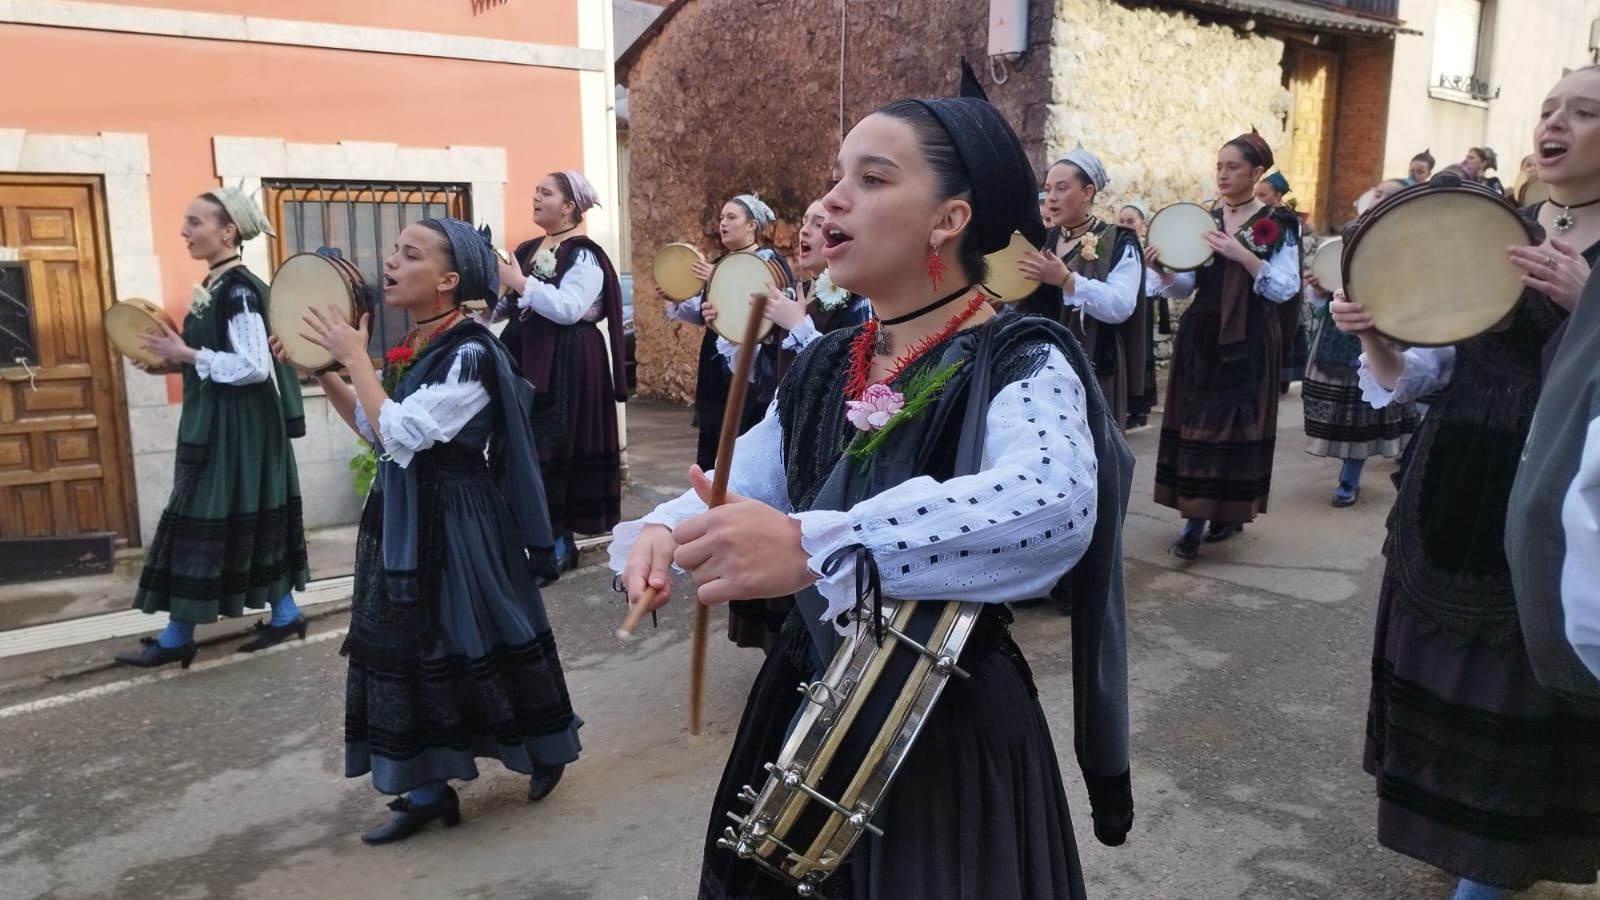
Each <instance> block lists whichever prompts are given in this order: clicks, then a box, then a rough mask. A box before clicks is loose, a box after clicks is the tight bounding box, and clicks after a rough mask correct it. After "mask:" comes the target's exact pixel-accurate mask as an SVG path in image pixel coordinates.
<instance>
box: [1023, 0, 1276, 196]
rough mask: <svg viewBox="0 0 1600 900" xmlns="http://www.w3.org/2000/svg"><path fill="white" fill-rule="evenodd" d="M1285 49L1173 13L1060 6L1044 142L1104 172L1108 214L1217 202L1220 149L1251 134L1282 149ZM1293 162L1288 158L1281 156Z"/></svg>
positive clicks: (1088, 1) (1081, 3) (1091, 4)
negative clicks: (1126, 208)
mask: <svg viewBox="0 0 1600 900" xmlns="http://www.w3.org/2000/svg"><path fill="white" fill-rule="evenodd" d="M1283 50H1284V46H1283V42H1282V41H1281V40H1279V39H1277V38H1273V37H1266V36H1262V35H1260V34H1254V33H1245V32H1242V31H1239V30H1237V29H1235V28H1231V27H1228V26H1226V25H1218V24H1208V23H1204V22H1201V21H1199V20H1198V19H1196V18H1195V17H1194V16H1193V15H1191V14H1189V13H1187V12H1182V11H1178V10H1175V9H1162V8H1154V7H1147V6H1140V7H1132V8H1130V7H1126V6H1123V5H1121V4H1119V3H1116V2H1110V0H1056V5H1055V15H1054V23H1053V47H1052V49H1051V63H1052V64H1051V96H1050V101H1049V112H1048V116H1047V119H1046V127H1045V141H1046V144H1047V146H1048V149H1049V151H1050V153H1051V154H1052V155H1059V154H1060V153H1062V152H1064V151H1067V150H1070V149H1072V147H1073V146H1074V145H1076V144H1077V143H1078V142H1080V141H1081V142H1082V143H1083V145H1084V146H1085V147H1087V148H1088V149H1090V150H1091V151H1093V152H1094V153H1095V154H1096V155H1098V156H1099V157H1100V158H1101V160H1103V161H1104V162H1105V164H1106V169H1107V170H1108V172H1109V173H1110V176H1111V184H1110V186H1109V187H1108V188H1107V190H1106V192H1105V195H1104V196H1105V199H1106V202H1105V203H1104V204H1102V207H1103V209H1102V210H1101V212H1102V213H1109V212H1111V211H1112V209H1113V207H1114V206H1116V205H1121V204H1122V203H1124V202H1125V201H1127V200H1129V199H1132V198H1139V199H1142V200H1144V201H1145V202H1146V203H1148V204H1149V205H1150V208H1151V209H1152V210H1158V209H1160V208H1161V207H1163V206H1166V205H1167V204H1169V203H1174V202H1177V201H1180V200H1188V201H1200V200H1203V199H1206V198H1209V197H1212V196H1214V195H1215V194H1216V179H1215V172H1216V162H1217V148H1218V147H1220V146H1222V144H1223V143H1225V142H1226V141H1227V140H1229V139H1230V138H1232V137H1235V136H1236V135H1238V134H1239V133H1241V132H1244V131H1248V130H1249V129H1250V127H1251V126H1254V127H1255V128H1256V129H1257V130H1258V131H1260V132H1261V135H1262V137H1264V138H1266V139H1267V142H1268V143H1269V144H1270V145H1271V146H1272V148H1273V150H1274V152H1278V151H1279V148H1284V150H1285V151H1286V150H1287V146H1286V140H1287V139H1286V138H1285V136H1284V131H1283V122H1284V117H1285V115H1286V114H1287V112H1288V109H1289V92H1288V90H1287V89H1285V88H1284V86H1283V70H1282V65H1281V63H1282V59H1283ZM1283 155H1284V156H1285V157H1287V153H1286V152H1285V153H1284V154H1283Z"/></svg>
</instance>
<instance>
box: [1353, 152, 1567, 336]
mask: <svg viewBox="0 0 1600 900" xmlns="http://www.w3.org/2000/svg"><path fill="white" fill-rule="evenodd" d="M1442 182H1443V179H1438V178H1436V179H1435V180H1434V181H1430V182H1428V183H1427V184H1425V185H1419V186H1417V187H1413V188H1407V189H1406V190H1403V191H1400V192H1399V193H1397V194H1394V195H1392V196H1390V197H1388V198H1386V199H1384V200H1383V201H1382V202H1380V203H1379V204H1378V205H1377V206H1375V207H1373V208H1372V210H1371V211H1369V212H1368V214H1367V216H1366V217H1365V218H1364V219H1362V220H1361V222H1360V224H1358V225H1357V226H1356V229H1355V231H1354V233H1352V234H1351V235H1350V238H1349V240H1348V241H1346V242H1345V250H1344V260H1343V266H1342V269H1343V276H1344V290H1345V293H1346V294H1348V295H1349V297H1350V299H1351V300H1353V301H1355V302H1357V303H1360V304H1361V305H1362V307H1364V308H1365V309H1366V311H1367V313H1368V314H1369V315H1370V316H1372V325H1373V329H1374V330H1375V331H1377V332H1378V333H1379V334H1381V335H1383V336H1384V337H1387V338H1389V339H1391V340H1394V341H1399V342H1400V343H1402V344H1409V345H1411V346H1416V347H1443V346H1448V345H1451V344H1456V343H1459V342H1461V341H1465V340H1468V339H1469V338H1474V337H1477V336H1478V335H1480V334H1482V333H1484V332H1485V331H1488V330H1490V329H1492V328H1494V327H1495V326H1496V325H1498V324H1499V323H1500V322H1501V321H1502V320H1504V319H1505V318H1506V316H1508V315H1509V314H1510V313H1511V312H1512V311H1513V310H1515V309H1516V306H1517V302H1518V301H1519V300H1520V299H1521V298H1522V293H1523V284H1522V275H1523V273H1522V270H1521V269H1519V268H1517V267H1516V266H1515V265H1513V264H1512V262H1511V260H1510V259H1509V258H1508V257H1507V255H1506V249H1507V248H1508V247H1516V246H1522V247H1527V246H1532V245H1534V244H1537V243H1539V237H1538V235H1537V234H1536V233H1535V231H1534V229H1533V227H1532V226H1531V225H1530V224H1529V223H1528V222H1526V221H1524V220H1523V218H1522V216H1521V215H1520V214H1518V212H1517V210H1516V207H1514V206H1512V205H1511V203H1510V202H1509V201H1507V200H1506V199H1505V198H1503V197H1501V196H1500V195H1498V194H1495V193H1493V192H1491V191H1486V190H1484V189H1482V188H1479V187H1473V186H1470V185H1465V184H1457V183H1442Z"/></svg>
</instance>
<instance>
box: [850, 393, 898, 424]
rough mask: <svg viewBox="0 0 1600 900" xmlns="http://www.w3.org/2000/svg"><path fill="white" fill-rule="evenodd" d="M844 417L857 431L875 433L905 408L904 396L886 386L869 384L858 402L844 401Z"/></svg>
mask: <svg viewBox="0 0 1600 900" xmlns="http://www.w3.org/2000/svg"><path fill="white" fill-rule="evenodd" d="M844 405H845V412H844V417H845V418H846V419H849V420H850V424H851V425H854V426H855V427H856V430H857V431H877V430H878V429H880V428H882V427H883V426H885V425H887V424H889V420H890V419H892V418H894V417H895V414H896V413H898V412H900V410H901V409H903V408H905V405H906V398H905V395H904V394H902V393H900V392H899V391H897V390H895V389H893V388H891V387H889V386H888V385H886V384H871V385H868V386H867V389H866V391H865V392H864V393H862V395H861V399H860V400H846V401H845V404H844Z"/></svg>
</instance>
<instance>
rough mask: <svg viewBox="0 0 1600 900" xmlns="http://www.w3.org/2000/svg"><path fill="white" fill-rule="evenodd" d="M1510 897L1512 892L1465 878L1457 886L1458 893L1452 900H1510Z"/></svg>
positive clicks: (1452, 896)
mask: <svg viewBox="0 0 1600 900" xmlns="http://www.w3.org/2000/svg"><path fill="white" fill-rule="evenodd" d="M1510 896H1511V892H1510V891H1507V890H1503V889H1501V888H1497V887H1491V886H1490V885H1487V884H1480V883H1478V882H1476V881H1473V880H1472V879H1470V878H1463V879H1461V881H1460V882H1458V883H1457V884H1456V892H1455V893H1454V894H1453V895H1451V898H1450V900H1508V898H1510Z"/></svg>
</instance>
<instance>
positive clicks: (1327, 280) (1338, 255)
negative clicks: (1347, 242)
mask: <svg viewBox="0 0 1600 900" xmlns="http://www.w3.org/2000/svg"><path fill="white" fill-rule="evenodd" d="M1343 258H1344V238H1338V237H1336V238H1330V239H1328V240H1326V241H1323V242H1322V243H1321V244H1319V245H1318V246H1317V252H1315V253H1313V254H1311V274H1313V275H1315V276H1317V283H1318V284H1320V285H1322V289H1323V290H1324V291H1327V292H1328V293H1330V294H1331V293H1333V292H1334V291H1342V290H1344V272H1343V270H1342V269H1341V267H1340V266H1341V263H1342V262H1343Z"/></svg>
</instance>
